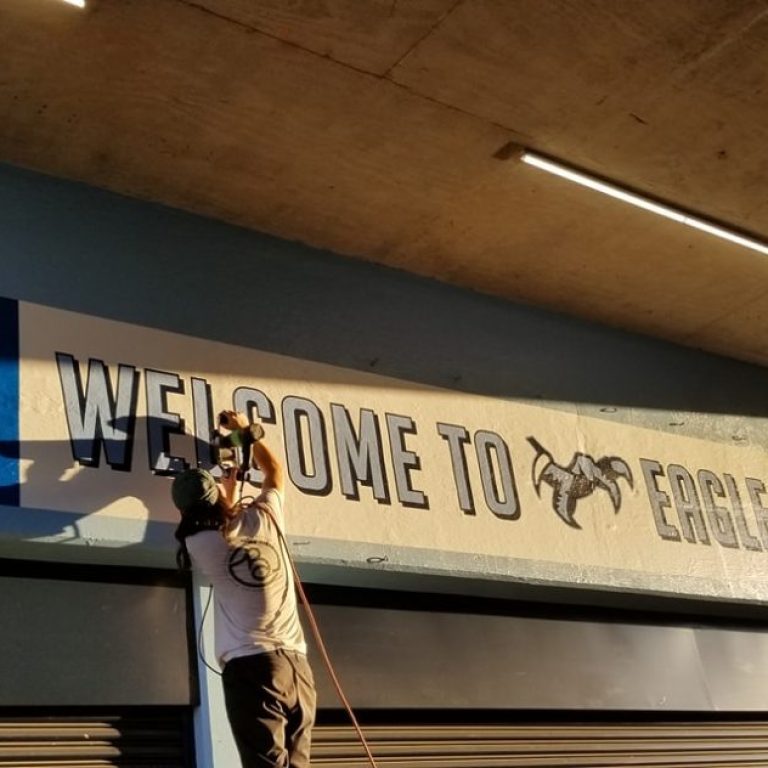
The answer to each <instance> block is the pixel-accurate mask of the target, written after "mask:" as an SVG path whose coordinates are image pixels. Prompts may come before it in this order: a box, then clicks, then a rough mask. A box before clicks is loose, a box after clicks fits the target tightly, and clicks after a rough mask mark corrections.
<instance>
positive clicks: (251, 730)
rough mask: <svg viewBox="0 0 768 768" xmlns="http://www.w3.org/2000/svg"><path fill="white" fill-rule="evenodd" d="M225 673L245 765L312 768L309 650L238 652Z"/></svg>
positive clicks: (245, 767)
mask: <svg viewBox="0 0 768 768" xmlns="http://www.w3.org/2000/svg"><path fill="white" fill-rule="evenodd" d="M222 679H223V682H224V700H225V703H226V707H227V717H228V718H229V723H230V725H231V726H232V733H233V734H234V737H235V743H236V744H237V749H238V751H239V753H240V759H241V760H242V763H243V768H308V766H309V748H310V742H311V729H312V725H313V724H314V722H315V684H314V679H313V677H312V670H311V669H310V667H309V664H308V663H307V659H306V656H304V654H302V653H297V652H296V651H286V650H277V651H269V652H268V653H256V654H252V655H250V656H240V657H239V658H235V659H232V660H231V661H229V662H227V664H226V666H225V667H224V673H223V675H222Z"/></svg>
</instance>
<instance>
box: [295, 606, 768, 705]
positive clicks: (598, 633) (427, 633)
mask: <svg viewBox="0 0 768 768" xmlns="http://www.w3.org/2000/svg"><path fill="white" fill-rule="evenodd" d="M315 613H316V614H317V620H318V623H319V625H320V630H321V632H322V633H323V637H324V641H325V643H326V646H327V648H328V651H329V654H330V656H331V659H332V660H333V664H334V668H335V670H336V674H337V675H338V677H339V678H340V680H341V682H342V685H343V687H344V692H345V694H346V695H347V697H348V698H349V700H350V702H351V703H352V705H353V707H360V708H365V707H373V708H425V709H438V710H439V709H516V708H523V709H539V708H540V709H592V710H638V711H643V710H648V711H652V710H667V711H700V712H706V711H722V712H728V711H763V712H764V711H766V710H768V633H766V632H765V631H763V630H762V628H759V629H755V628H754V627H753V628H749V627H746V626H744V627H738V626H730V627H728V626H721V627H717V626H710V627H707V626H701V625H696V624H690V625H684V624H678V625H673V624H659V623H652V622H647V623H639V622H630V621H615V620H614V621H611V622H605V621H599V620H590V619H577V618H574V619H557V618H547V617H529V616H504V615H482V614H476V613H475V614H473V613H469V612H453V611H451V612H447V611H445V610H437V611H424V610H396V609H383V608H381V607H375V608H373V607H372V608H364V607H358V606H349V605H319V606H316V608H315ZM552 613H553V614H554V613H556V612H555V611H552ZM305 624H306V622H305ZM310 656H311V661H312V666H313V669H314V671H315V678H316V681H317V684H318V691H319V701H320V705H321V706H324V707H338V706H339V704H338V699H337V696H336V693H335V690H334V689H333V687H332V684H331V682H330V677H329V676H328V674H327V673H326V671H325V668H324V666H323V664H322V661H321V658H320V656H319V654H317V652H316V651H314V649H313V653H312V654H310Z"/></svg>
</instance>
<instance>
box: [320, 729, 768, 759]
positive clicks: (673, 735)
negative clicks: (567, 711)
mask: <svg viewBox="0 0 768 768" xmlns="http://www.w3.org/2000/svg"><path fill="white" fill-rule="evenodd" d="M364 731H365V734H366V738H367V739H368V741H369V744H370V747H371V751H372V752H373V754H374V757H375V758H376V761H377V763H378V765H379V766H380V767H381V768H502V767H503V768H534V767H536V768H543V767H544V766H547V768H554V767H555V766H570V768H595V767H597V766H611V767H612V768H617V767H618V766H632V767H633V768H672V766H678V767H679V766H686V767H687V768H698V767H699V766H701V767H702V768H747V767H748V766H762V768H765V766H768V722H759V721H758V722H748V721H744V722H688V723H683V722H675V723H664V722H659V723H647V722H643V723H637V724H633V723H618V724H617V723H604V724H600V723H590V724H584V725H579V724H564V723H556V724H537V725H497V726H494V725H444V726H408V725H400V726H397V725H388V726H382V725H377V726H373V727H366V728H365V729H364ZM312 765H313V766H315V768H353V767H354V768H365V766H367V765H368V762H367V760H366V758H365V756H364V753H363V752H362V747H361V745H360V742H359V741H358V739H357V735H356V733H355V732H354V730H353V729H352V728H351V727H348V726H326V725H323V726H318V727H317V728H316V729H315V731H314V733H313V748H312Z"/></svg>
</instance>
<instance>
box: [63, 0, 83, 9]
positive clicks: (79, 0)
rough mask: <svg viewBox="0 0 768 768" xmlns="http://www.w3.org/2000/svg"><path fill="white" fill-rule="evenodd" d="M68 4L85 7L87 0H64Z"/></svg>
mask: <svg viewBox="0 0 768 768" xmlns="http://www.w3.org/2000/svg"><path fill="white" fill-rule="evenodd" d="M63 1H64V2H65V3H66V4H67V5H74V6H76V7H77V8H85V0H63Z"/></svg>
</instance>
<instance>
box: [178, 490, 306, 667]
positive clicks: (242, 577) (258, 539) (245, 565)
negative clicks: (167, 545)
mask: <svg viewBox="0 0 768 768" xmlns="http://www.w3.org/2000/svg"><path fill="white" fill-rule="evenodd" d="M276 526H280V530H285V521H284V516H283V499H282V495H281V494H280V493H279V492H278V491H276V490H274V489H270V490H268V491H266V492H264V493H262V494H260V495H259V497H258V498H257V499H256V501H255V502H254V503H253V504H252V505H251V506H250V507H248V508H246V509H245V510H244V512H243V513H242V515H241V516H240V518H239V519H238V521H237V522H236V523H235V524H234V526H232V527H230V529H229V530H228V532H227V533H226V537H225V534H224V533H222V532H220V531H200V532H199V533H196V534H194V535H193V536H189V537H188V538H187V550H188V551H189V554H190V556H191V558H192V563H193V565H194V566H195V568H197V569H198V570H200V571H201V572H202V573H203V574H204V575H205V576H207V577H208V578H209V579H210V581H211V583H212V584H213V595H214V606H215V623H216V631H215V636H216V657H217V658H218V660H219V665H220V666H221V667H222V668H223V667H224V665H225V664H226V663H227V662H228V661H230V660H231V659H234V658H236V657H238V656H248V655H250V654H254V653H263V652H265V651H274V650H277V649H278V648H282V649H285V650H292V651H299V652H300V653H306V652H307V645H306V643H305V641H304V633H303V632H302V629H301V623H300V622H299V615H298V612H297V608H296V592H295V590H294V581H293V572H292V570H291V565H290V563H289V562H288V560H287V555H286V552H285V548H284V545H283V543H282V541H281V538H280V534H279V533H278V530H277V527H276Z"/></svg>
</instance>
